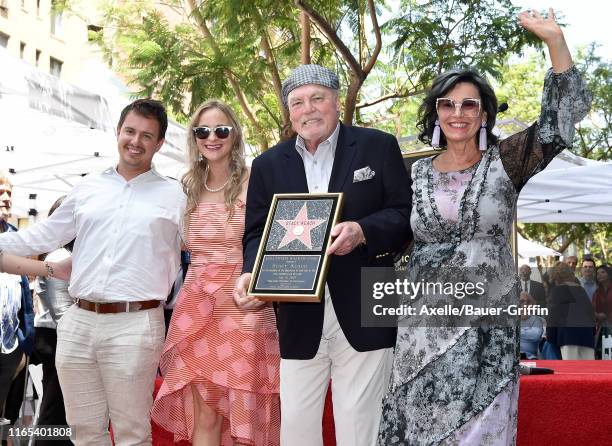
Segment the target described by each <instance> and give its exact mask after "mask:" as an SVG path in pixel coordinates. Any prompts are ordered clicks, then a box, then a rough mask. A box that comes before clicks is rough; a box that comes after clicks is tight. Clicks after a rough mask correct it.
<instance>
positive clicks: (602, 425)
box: [517, 361, 612, 446]
mask: <svg viewBox="0 0 612 446" xmlns="http://www.w3.org/2000/svg"><path fill="white" fill-rule="evenodd" d="M536 365H537V366H538V367H548V368H551V369H553V370H554V371H555V374H554V375H528V376H521V383H520V393H519V419H518V439H517V444H518V446H532V445H555V446H565V445H567V446H576V445H589V446H591V445H592V446H595V445H597V446H604V445H612V361H536Z"/></svg>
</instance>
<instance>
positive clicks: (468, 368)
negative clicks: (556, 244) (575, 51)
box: [378, 10, 590, 446]
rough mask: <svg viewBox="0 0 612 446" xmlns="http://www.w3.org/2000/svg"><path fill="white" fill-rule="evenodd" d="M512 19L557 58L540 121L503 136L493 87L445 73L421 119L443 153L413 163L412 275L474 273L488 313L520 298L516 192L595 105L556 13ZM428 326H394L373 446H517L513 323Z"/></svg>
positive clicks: (465, 74)
mask: <svg viewBox="0 0 612 446" xmlns="http://www.w3.org/2000/svg"><path fill="white" fill-rule="evenodd" d="M519 23H520V25H521V26H523V27H524V28H525V29H527V30H529V31H531V32H533V33H534V34H535V35H537V36H538V37H539V38H540V39H542V40H543V41H544V43H545V44H546V45H547V46H548V50H549V54H550V59H551V62H552V70H549V72H548V73H547V75H546V78H545V80H544V91H543V95H542V109H541V115H540V119H539V121H538V122H537V123H534V124H533V125H532V126H531V127H529V128H528V129H526V130H525V131H522V132H520V133H517V134H515V135H513V136H511V137H509V138H507V139H505V140H503V141H498V140H497V138H496V137H495V136H494V135H493V134H492V132H491V129H493V127H494V126H495V115H496V112H497V99H496V97H495V93H494V92H493V90H492V89H491V87H490V85H489V84H488V83H487V81H486V80H485V79H484V78H483V77H482V76H480V75H479V74H477V73H475V72H473V71H470V70H451V71H449V72H446V73H444V74H442V75H440V76H439V77H438V78H437V79H436V80H435V81H434V83H433V85H432V87H431V91H430V92H429V94H428V95H427V97H426V98H425V101H424V103H423V105H422V106H421V120H420V121H419V126H420V128H421V130H422V132H421V135H420V139H421V141H423V142H426V143H432V145H433V146H440V147H445V148H446V151H445V152H444V153H441V154H439V155H437V156H434V157H432V158H426V159H422V160H419V161H417V162H416V163H415V164H414V165H413V166H412V179H413V184H412V189H413V193H414V198H413V209H412V215H411V226H412V229H413V231H414V239H415V245H414V250H413V252H412V255H411V257H410V262H409V265H408V271H409V272H410V274H412V275H413V277H419V278H424V279H427V280H430V281H433V280H435V278H436V274H437V272H438V271H439V270H440V268H445V267H450V268H453V267H457V268H463V269H464V270H470V271H473V274H474V275H475V276H476V277H477V278H478V279H480V280H482V281H485V280H486V282H487V283H488V284H489V288H488V289H489V294H488V295H487V296H486V297H487V304H488V305H490V306H495V305H498V304H501V303H503V302H509V301H510V302H513V303H518V277H517V271H516V267H515V264H514V261H513V258H512V255H511V250H510V244H509V240H510V236H511V228H512V221H513V213H514V210H515V207H516V202H517V198H518V194H519V192H520V190H521V188H522V187H523V186H524V185H525V183H526V182H527V181H528V180H529V178H531V177H532V176H533V175H535V174H536V173H538V172H539V171H541V170H542V169H543V168H545V167H546V165H547V164H548V163H549V162H550V161H551V160H552V159H553V158H554V157H555V156H556V155H557V154H558V153H559V152H561V151H562V150H563V149H565V148H568V147H570V146H571V144H572V139H573V134H574V124H575V123H576V122H578V121H580V120H581V119H582V118H583V117H584V116H585V115H586V113H587V111H588V109H589V105H590V97H589V94H588V93H587V91H586V90H585V86H584V83H583V80H582V79H581V77H580V74H579V73H578V71H577V69H576V68H575V67H574V66H573V63H572V59H571V55H570V53H569V50H568V48H567V45H566V43H565V40H564V37H563V33H562V31H561V29H560V28H559V26H558V24H557V23H556V21H555V18H554V13H553V11H552V10H551V11H550V12H549V15H548V17H547V18H543V17H541V16H540V15H539V14H538V13H537V12H532V13H530V12H524V13H521V14H520V15H519ZM412 303H413V304H414V302H412ZM514 322H516V323H514ZM423 325H426V324H421V326H414V325H413V326H410V327H409V326H406V325H405V324H404V326H402V321H400V326H399V330H398V336H397V343H396V348H395V357H394V364H393V372H392V377H391V381H390V385H389V386H390V387H389V391H388V394H387V396H386V397H385V400H384V402H383V417H382V421H381V425H380V432H379V441H378V443H379V445H384V446H387V445H437V444H448V445H510V444H514V443H515V441H516V420H517V401H518V357H519V350H518V348H519V343H518V326H519V320H518V316H517V317H516V321H513V320H512V321H511V323H509V324H505V325H504V324H498V325H479V326H474V327H471V328H469V327H451V326H446V327H441V326H440V325H438V326H437V327H434V326H423Z"/></svg>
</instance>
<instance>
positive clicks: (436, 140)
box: [431, 119, 440, 149]
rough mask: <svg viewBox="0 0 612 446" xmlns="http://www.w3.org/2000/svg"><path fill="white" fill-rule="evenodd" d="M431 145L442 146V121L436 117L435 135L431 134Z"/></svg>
mask: <svg viewBox="0 0 612 446" xmlns="http://www.w3.org/2000/svg"><path fill="white" fill-rule="evenodd" d="M431 147H433V148H434V149H437V148H438V147H440V121H438V120H437V119H436V122H435V127H434V129H433V135H432V136H431Z"/></svg>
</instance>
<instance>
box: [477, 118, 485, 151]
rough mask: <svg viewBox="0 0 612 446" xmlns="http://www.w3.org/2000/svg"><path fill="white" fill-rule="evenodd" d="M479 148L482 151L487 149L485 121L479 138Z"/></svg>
mask: <svg viewBox="0 0 612 446" xmlns="http://www.w3.org/2000/svg"><path fill="white" fill-rule="evenodd" d="M478 148H479V149H480V151H481V152H484V151H485V150H487V123H486V122H483V123H482V124H481V126H480V136H479V138H478Z"/></svg>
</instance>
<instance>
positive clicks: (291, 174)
mask: <svg viewBox="0 0 612 446" xmlns="http://www.w3.org/2000/svg"><path fill="white" fill-rule="evenodd" d="M283 157H284V158H285V168H286V170H285V174H286V176H285V178H284V181H285V184H287V192H288V193H301V192H308V181H306V171H305V170H304V160H302V157H301V156H300V154H299V153H298V152H297V150H296V149H295V141H290V142H288V143H287V144H286V146H285V149H284V153H283Z"/></svg>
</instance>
